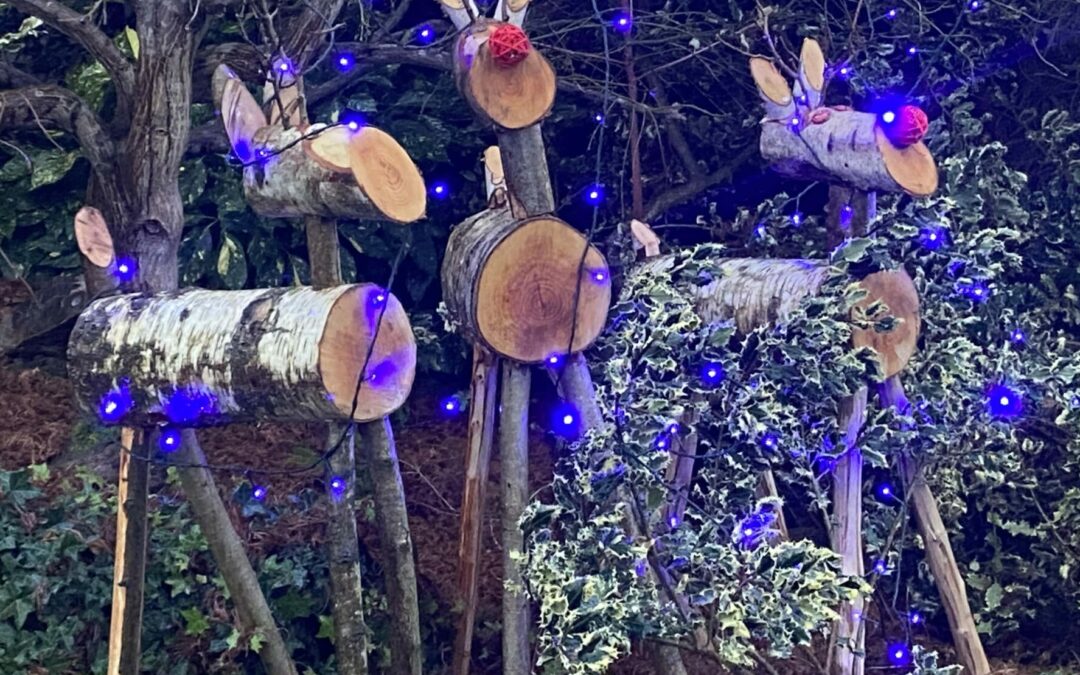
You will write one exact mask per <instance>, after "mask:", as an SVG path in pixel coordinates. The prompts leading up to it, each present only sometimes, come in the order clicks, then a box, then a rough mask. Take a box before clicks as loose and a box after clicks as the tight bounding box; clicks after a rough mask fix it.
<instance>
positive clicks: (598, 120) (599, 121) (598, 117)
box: [593, 113, 604, 124]
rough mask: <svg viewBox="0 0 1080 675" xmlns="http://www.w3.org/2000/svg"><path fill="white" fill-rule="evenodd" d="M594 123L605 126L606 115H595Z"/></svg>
mask: <svg viewBox="0 0 1080 675" xmlns="http://www.w3.org/2000/svg"><path fill="white" fill-rule="evenodd" d="M593 121H594V122H596V123H597V124H603V123H604V114H603V113H596V114H595V115H593Z"/></svg>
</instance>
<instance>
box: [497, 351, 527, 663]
mask: <svg viewBox="0 0 1080 675" xmlns="http://www.w3.org/2000/svg"><path fill="white" fill-rule="evenodd" d="M531 382H532V371H531V370H530V369H529V367H528V366H522V365H519V364H516V363H510V362H509V361H503V362H502V382H501V392H500V402H501V407H500V410H499V462H500V466H501V470H502V508H503V513H502V545H503V583H504V584H505V586H504V587H503V596H502V597H503V602H502V619H503V625H502V630H503V632H502V660H503V675H529V673H531V672H532V668H531V663H532V657H531V655H532V650H531V649H530V648H529V599H528V597H527V596H526V595H525V588H524V582H523V581H522V578H521V567H520V563H519V562H518V560H517V558H518V557H519V556H522V555H524V553H525V540H524V536H523V535H522V532H521V527H520V525H519V522H520V520H521V514H522V512H523V511H524V510H525V503H526V502H527V501H528V499H529V391H530V384H531Z"/></svg>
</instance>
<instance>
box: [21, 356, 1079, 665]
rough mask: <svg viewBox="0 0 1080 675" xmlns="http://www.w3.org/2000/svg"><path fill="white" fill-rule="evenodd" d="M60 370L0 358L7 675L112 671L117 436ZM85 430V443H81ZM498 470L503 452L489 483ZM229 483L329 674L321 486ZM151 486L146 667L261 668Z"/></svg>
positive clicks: (432, 620)
mask: <svg viewBox="0 0 1080 675" xmlns="http://www.w3.org/2000/svg"><path fill="white" fill-rule="evenodd" d="M54 368H55V364H50V365H48V366H47V369H46V370H43V369H41V368H27V367H26V365H25V364H15V363H11V362H4V363H2V364H0V410H3V411H4V414H3V415H0V532H2V533H3V534H2V535H0V645H2V647H0V672H5V673H6V672H11V673H15V672H27V673H29V674H30V675H46V674H48V675H56V674H61V673H87V672H91V671H92V672H103V668H104V658H105V649H106V637H107V629H108V611H109V603H110V593H111V583H112V565H113V556H112V551H113V546H114V543H115V539H114V537H115V530H114V524H113V517H114V509H115V488H114V485H115V474H116V459H117V456H118V455H117V448H116V447H115V446H112V445H110V443H111V440H109V439H110V437H109V436H108V435H95V434H93V433H88V431H90V430H89V429H88V428H87V427H85V426H83V425H81V424H79V423H78V422H76V418H75V415H74V414H73V413H72V410H71V407H70V398H69V396H70V392H69V388H68V385H67V381H66V380H65V379H64V378H62V377H59V376H57V375H56V374H50V373H49V372H47V371H48V370H51V369H54ZM438 391H441V390H437V389H436V388H429V389H428V390H427V391H424V390H423V389H422V390H421V391H420V392H418V394H417V395H416V396H414V399H413V400H412V401H410V404H409V407H408V415H409V417H408V424H399V425H398V427H397V428H398V430H399V432H398V437H397V441H398V450H399V452H400V454H401V460H402V471H403V479H404V482H405V490H406V494H407V496H408V505H409V517H410V524H411V526H412V532H413V536H414V538H415V540H416V553H417V564H418V566H419V572H420V577H421V579H420V592H421V597H422V603H423V604H422V606H421V612H422V622H423V626H424V631H425V634H426V638H427V639H425V644H426V645H428V648H429V653H428V655H427V656H428V662H429V664H430V665H431V667H432V672H438V668H439V667H440V666H442V665H445V664H448V663H449V658H450V651H451V648H452V644H453V643H452V639H453V632H452V631H453V628H452V627H453V614H452V612H453V597H454V595H453V594H454V590H453V584H454V574H455V565H456V559H455V552H456V550H457V539H456V537H457V515H456V509H457V508H458V505H459V504H460V500H461V488H462V478H463V472H462V465H461V459H460V457H461V452H462V449H463V448H464V444H465V421H464V417H463V416H462V417H457V418H446V417H444V416H442V415H439V414H438V413H436V412H435V411H436V410H437V409H438V401H439V399H438V398H437V393H438ZM543 407H544V401H534V408H535V410H534V412H535V413H536V416H537V417H538V418H539V419H543V418H542V417H541V415H542V412H543ZM534 431H535V430H534ZM320 435H321V434H320V431H319V429H318V428H317V427H309V428H297V427H295V426H291V427H285V426H276V425H271V424H267V425H261V426H259V427H251V426H240V425H237V426H232V427H227V428H224V429H214V430H210V431H208V432H207V433H206V435H205V443H204V444H205V446H206V450H207V453H208V456H209V457H210V459H211V461H215V462H221V463H232V462H244V463H246V464H249V465H263V466H267V467H271V466H288V465H290V463H297V464H298V463H300V462H302V461H303V460H304V459H306V458H307V457H309V456H310V453H311V452H312V450H311V448H312V447H315V446H316V445H317V444H318V443H319V442H321V439H320ZM74 438H80V439H83V440H81V441H79V442H77V443H76V442H73V439H74ZM86 439H91V440H90V441H87V440H86ZM93 439H98V440H99V441H100V442H96V443H95V441H94V440H93ZM532 440H533V443H534V445H533V447H532V451H531V453H530V482H531V487H532V488H533V489H534V490H537V489H541V488H542V487H543V486H545V485H548V484H549V483H550V481H551V478H552V459H553V456H554V454H555V453H556V452H557V450H556V449H555V447H554V446H553V445H552V444H550V443H549V442H547V439H546V438H545V437H544V436H543V435H542V434H541V433H539V432H538V431H537V432H535V433H534V438H533V439H532ZM31 465H33V466H31ZM28 467H29V468H28ZM498 475H499V464H498V458H497V457H496V458H495V459H494V461H493V465H492V478H491V480H492V486H493V488H494V486H495V485H497V483H496V481H497V480H498ZM222 487H223V490H227V492H228V495H227V497H228V500H227V503H228V504H229V506H230V512H231V515H232V517H233V522H234V524H235V525H236V526H237V528H238V531H239V532H240V533H241V535H242V537H243V538H244V541H245V544H246V546H247V547H248V550H249V552H250V555H251V556H252V557H253V559H255V560H256V561H257V564H258V569H259V573H260V579H261V581H262V583H263V585H264V588H265V589H267V590H268V591H269V593H270V597H271V598H272V603H273V605H274V609H275V611H276V613H277V615H278V617H279V619H280V620H281V621H282V622H283V623H284V624H285V626H286V628H287V633H288V637H289V640H290V642H292V643H293V645H294V646H297V647H299V649H297V652H296V653H297V657H298V662H299V663H300V664H301V665H302V666H305V667H308V668H311V671H310V672H316V673H321V672H324V670H323V669H324V668H326V667H327V664H329V663H331V662H332V659H333V657H332V646H331V644H330V641H329V639H328V637H327V635H328V634H327V633H326V627H325V621H326V617H327V615H328V611H329V610H328V608H327V605H326V592H327V588H326V576H325V575H326V568H325V562H324V555H323V549H322V546H321V544H322V534H323V527H324V520H323V514H322V511H321V509H319V508H318V506H317V495H318V494H319V492H318V490H317V489H315V488H317V485H316V484H315V483H314V482H311V481H305V480H303V479H302V478H297V477H288V478H285V479H279V480H275V481H274V482H273V483H272V484H271V485H270V487H271V491H270V494H269V497H268V499H267V500H266V505H265V506H263V505H260V504H257V503H256V502H254V501H253V500H251V499H250V486H249V484H248V483H246V482H239V483H236V482H234V483H233V484H232V485H227V484H225V483H224V482H223V485H222ZM152 490H153V493H154V495H155V496H154V498H153V499H152V502H153V507H154V514H153V526H152V532H153V534H152V539H151V552H150V561H151V562H150V572H149V579H148V581H149V584H148V587H147V588H148V590H147V602H146V605H147V608H146V617H145V633H144V635H145V637H144V640H145V642H144V648H145V650H146V664H147V668H148V669H149V670H151V671H153V672H162V673H175V674H177V675H179V674H180V673H199V672H207V671H208V670H212V671H213V672H220V673H241V672H261V671H260V670H259V668H260V665H259V663H258V661H257V659H256V658H254V655H252V654H250V653H247V652H245V650H243V649H240V648H238V647H231V646H230V645H237V644H240V643H241V642H240V640H239V638H240V636H239V635H236V634H235V633H234V632H233V628H232V626H233V624H234V621H233V617H232V616H231V612H232V610H231V609H230V607H229V605H228V602H227V599H226V595H225V592H224V589H223V587H222V585H221V581H220V579H219V578H217V577H216V576H215V574H214V569H213V562H212V560H211V559H210V556H209V555H208V553H207V552H206V550H205V544H204V543H203V541H202V537H201V536H200V535H199V534H198V531H197V528H196V527H195V525H194V524H193V522H192V521H191V520H190V518H189V517H188V513H187V507H186V506H185V505H184V504H183V501H182V499H181V498H180V492H179V490H178V489H177V488H176V487H175V485H173V484H172V483H171V481H170V479H169V477H168V476H167V475H166V474H165V473H164V472H163V471H161V470H157V471H155V474H154V479H153V482H152ZM489 500H490V501H489V506H490V508H489V510H488V521H489V523H488V526H487V527H486V528H485V533H486V536H485V539H484V550H483V559H482V563H483V564H482V565H481V574H482V578H481V620H480V623H479V627H480V628H479V630H480V633H479V634H480V635H481V637H482V639H483V641H484V644H485V649H484V650H482V651H481V652H480V656H479V661H480V662H482V663H486V664H487V666H488V667H487V669H486V670H485V671H483V672H490V673H497V672H499V669H498V633H497V623H495V622H496V621H497V617H498V613H499V595H498V594H499V584H500V575H501V564H502V563H501V560H502V558H501V551H500V549H499V542H498V537H499V523H498V515H497V513H498V511H497V509H498V490H497V489H492V490H491V491H489ZM308 506H313V508H310V509H308V508H306V507H308ZM365 506H366V507H367V508H364V507H365ZM301 507H304V508H301ZM360 513H361V516H360V517H359V518H358V523H359V525H360V535H361V537H362V538H363V543H364V561H365V563H366V564H365V568H364V571H365V573H366V574H367V575H368V576H367V577H366V578H367V579H368V581H369V582H370V584H369V586H368V588H369V589H370V588H372V587H377V586H380V585H381V582H380V580H379V579H378V575H379V567H378V560H379V550H378V536H377V533H376V532H375V530H374V527H373V524H372V516H371V513H370V501H369V500H364V501H362V503H361V509H360ZM381 600H382V599H381V597H379V595H378V594H377V592H374V591H373V592H372V595H371V596H370V597H369V617H371V623H372V628H373V630H375V631H376V633H377V634H378V632H379V631H381V630H383V629H384V622H385V620H386V616H385V615H384V614H381V613H380V604H379V603H380V602H381ZM177 627H182V630H180V631H177ZM13 629H15V630H13ZM942 638H944V640H945V641H944V642H942ZM376 642H377V640H376ZM920 642H922V643H923V644H926V645H928V646H930V647H931V648H937V649H939V650H940V651H941V652H942V653H943V654H948V653H949V649H950V648H949V646H948V644H947V634H945V633H941V632H940V630H938V629H936V628H935V629H933V630H929V631H927V633H926V634H925V635H923V636H922V637H921V639H920ZM868 648H869V650H870V652H871V655H872V659H871V662H872V663H879V664H880V663H885V662H886V659H885V655H884V650H885V648H886V643H885V640H884V639H882V637H881V636H874V635H871V636H870V638H869V640H868ZM814 650H815V651H816V652H818V653H819V654H824V650H825V645H824V644H820V643H815V647H814ZM32 664H33V667H32ZM687 665H688V668H689V670H690V673H691V675H698V674H701V675H704V674H705V673H715V672H717V670H716V665H715V662H713V661H712V660H709V659H705V658H702V657H698V658H695V657H693V656H691V657H689V658H688V659H687ZM995 666H996V667H997V668H998V670H996V671H995V672H996V673H998V674H999V675H1036V674H1038V673H1043V672H1046V671H1045V670H1043V669H1039V668H1037V667H1034V666H1031V667H1025V666H1022V665H1018V664H1016V663H1012V662H1007V661H1000V660H998V661H995ZM775 668H776V670H777V672H778V673H780V674H782V675H798V674H799V673H800V672H804V671H801V670H800V666H799V664H798V662H797V661H796V662H789V663H786V664H781V663H778V664H776V666H775ZM611 672H612V673H613V675H646V674H648V673H652V672H653V669H652V666H651V664H650V662H649V661H648V659H647V658H645V657H644V656H643V655H641V654H639V653H637V652H635V653H633V654H631V655H630V656H629V657H626V658H623V659H622V660H620V661H619V662H618V663H617V664H616V666H615V667H614V668H613V669H612V670H611ZM1061 672H1065V671H1061Z"/></svg>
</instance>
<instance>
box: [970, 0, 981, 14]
mask: <svg viewBox="0 0 1080 675" xmlns="http://www.w3.org/2000/svg"><path fill="white" fill-rule="evenodd" d="M967 8H968V9H969V10H971V11H972V12H977V11H979V10H980V9H982V0H969V1H968V4H967Z"/></svg>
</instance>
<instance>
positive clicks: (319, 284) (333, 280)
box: [296, 83, 411, 675]
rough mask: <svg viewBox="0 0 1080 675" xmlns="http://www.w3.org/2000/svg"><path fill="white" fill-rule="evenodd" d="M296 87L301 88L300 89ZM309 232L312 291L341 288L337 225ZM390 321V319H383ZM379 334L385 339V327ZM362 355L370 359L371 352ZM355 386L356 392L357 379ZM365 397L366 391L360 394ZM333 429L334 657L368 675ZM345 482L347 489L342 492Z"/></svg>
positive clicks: (350, 465)
mask: <svg viewBox="0 0 1080 675" xmlns="http://www.w3.org/2000/svg"><path fill="white" fill-rule="evenodd" d="M296 86H297V87H299V86H300V85H299V83H297V85H296ZM304 228H305V230H306V233H307V244H308V262H309V263H310V266H311V283H312V285H314V286H315V287H316V288H333V287H335V286H337V285H338V284H340V283H341V282H342V278H341V254H340V251H339V250H338V234H337V221H334V220H326V219H323V218H320V217H318V216H309V217H307V218H305V219H304ZM377 309H378V308H377ZM378 316H379V315H378V312H376V313H375V314H374V317H373V318H372V319H369V321H370V322H371V323H372V324H374V322H375V321H378ZM385 321H386V317H385V316H383V322H384V323H385ZM372 330H374V327H373V326H372ZM379 332H380V334H381V333H382V329H381V327H380V330H379ZM410 334H411V331H410ZM358 353H363V354H365V355H366V351H362V352H358ZM353 381H354V387H355V381H356V380H355V378H354V380H353ZM363 391H364V387H363V386H362V385H361V388H360V392H361V393H363ZM351 398H352V397H351V396H350V397H349V399H350V402H351ZM327 427H328V428H327V443H328V444H333V443H338V442H340V443H341V446H340V447H338V449H337V451H336V452H334V454H332V455H331V456H330V460H329V462H327V465H326V468H325V471H324V472H323V481H324V483H325V489H326V496H327V509H326V522H327V527H326V557H327V566H328V567H329V568H330V593H331V597H330V613H331V615H332V616H333V619H334V654H335V655H337V660H338V672H339V674H340V675H365V674H366V673H367V672H368V657H367V655H368V627H367V624H366V623H365V622H364V596H363V588H364V586H363V578H362V574H361V571H360V546H359V540H358V538H357V534H356V509H355V503H356V438H355V434H354V433H353V430H352V429H350V428H349V427H348V426H347V425H341V424H334V423H330V424H329V425H327ZM328 449H329V448H328ZM342 481H343V482H344V488H342V487H341V486H342Z"/></svg>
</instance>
